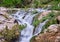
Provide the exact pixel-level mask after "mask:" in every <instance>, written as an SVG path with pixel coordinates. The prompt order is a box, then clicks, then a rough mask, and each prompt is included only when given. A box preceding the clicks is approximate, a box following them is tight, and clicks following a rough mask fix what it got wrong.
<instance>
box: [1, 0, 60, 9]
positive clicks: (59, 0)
mask: <svg viewBox="0 0 60 42" xmlns="http://www.w3.org/2000/svg"><path fill="white" fill-rule="evenodd" d="M48 5H51V7H50V9H54V10H60V0H0V6H3V7H10V8H14V7H15V8H25V7H27V8H28V7H33V8H37V7H40V8H46V7H48Z"/></svg>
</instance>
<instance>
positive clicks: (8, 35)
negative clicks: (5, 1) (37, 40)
mask: <svg viewBox="0 0 60 42" xmlns="http://www.w3.org/2000/svg"><path fill="white" fill-rule="evenodd" d="M0 9H1V8H0ZM3 9H4V8H3ZM18 36H19V25H18V23H17V21H16V20H15V19H14V18H13V17H12V16H11V15H9V14H8V13H7V11H6V10H5V9H4V10H2V9H1V10H0V42H5V41H8V42H9V41H10V42H11V41H12V39H16V38H18Z"/></svg>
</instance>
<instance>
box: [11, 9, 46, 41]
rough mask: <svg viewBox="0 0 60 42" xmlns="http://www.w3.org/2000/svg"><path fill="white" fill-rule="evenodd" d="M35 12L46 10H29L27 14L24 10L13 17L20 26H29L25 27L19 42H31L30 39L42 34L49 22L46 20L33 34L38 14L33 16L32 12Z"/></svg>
mask: <svg viewBox="0 0 60 42" xmlns="http://www.w3.org/2000/svg"><path fill="white" fill-rule="evenodd" d="M34 10H36V11H37V12H38V13H40V12H43V11H45V10H42V9H29V10H28V12H26V11H24V10H21V11H18V12H16V14H13V15H12V16H13V17H14V18H15V19H16V20H17V21H18V23H19V24H20V25H22V24H23V25H25V24H26V25H27V26H26V27H25V29H23V30H22V31H21V35H20V37H19V42H30V39H31V38H32V37H33V36H36V35H38V34H39V33H40V32H41V30H42V27H43V26H44V25H45V23H46V22H47V20H46V21H44V22H43V23H40V24H39V25H38V26H37V27H36V29H35V31H34V33H33V30H34V26H33V25H32V21H33V18H34V16H36V15H37V14H38V13H36V14H32V11H34ZM23 17H24V18H23Z"/></svg>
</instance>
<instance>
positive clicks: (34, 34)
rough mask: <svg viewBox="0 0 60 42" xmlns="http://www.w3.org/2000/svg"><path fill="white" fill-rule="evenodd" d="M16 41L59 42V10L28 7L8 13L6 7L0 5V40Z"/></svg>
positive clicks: (4, 41)
mask: <svg viewBox="0 0 60 42" xmlns="http://www.w3.org/2000/svg"><path fill="white" fill-rule="evenodd" d="M3 9H4V10H3ZM47 20H48V21H47ZM20 25H21V26H20ZM22 25H24V26H25V25H26V26H25V27H24V26H22ZM22 28H23V29H22ZM21 29H22V30H21ZM27 38H28V39H27ZM17 39H18V41H17ZM16 41H17V42H60V12H59V11H55V10H52V11H51V10H44V9H40V8H38V9H33V8H30V9H28V10H27V11H26V10H23V9H21V10H19V11H17V12H16V11H15V13H14V14H13V13H12V14H9V13H8V11H7V10H6V8H4V7H1V8H0V42H16Z"/></svg>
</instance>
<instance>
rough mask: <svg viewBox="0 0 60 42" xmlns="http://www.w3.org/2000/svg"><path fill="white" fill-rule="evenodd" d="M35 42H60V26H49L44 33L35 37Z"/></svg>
mask: <svg viewBox="0 0 60 42" xmlns="http://www.w3.org/2000/svg"><path fill="white" fill-rule="evenodd" d="M34 42H60V24H54V25H51V26H49V27H48V29H46V31H44V33H42V34H39V35H38V36H36V37H35V39H34Z"/></svg>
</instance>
